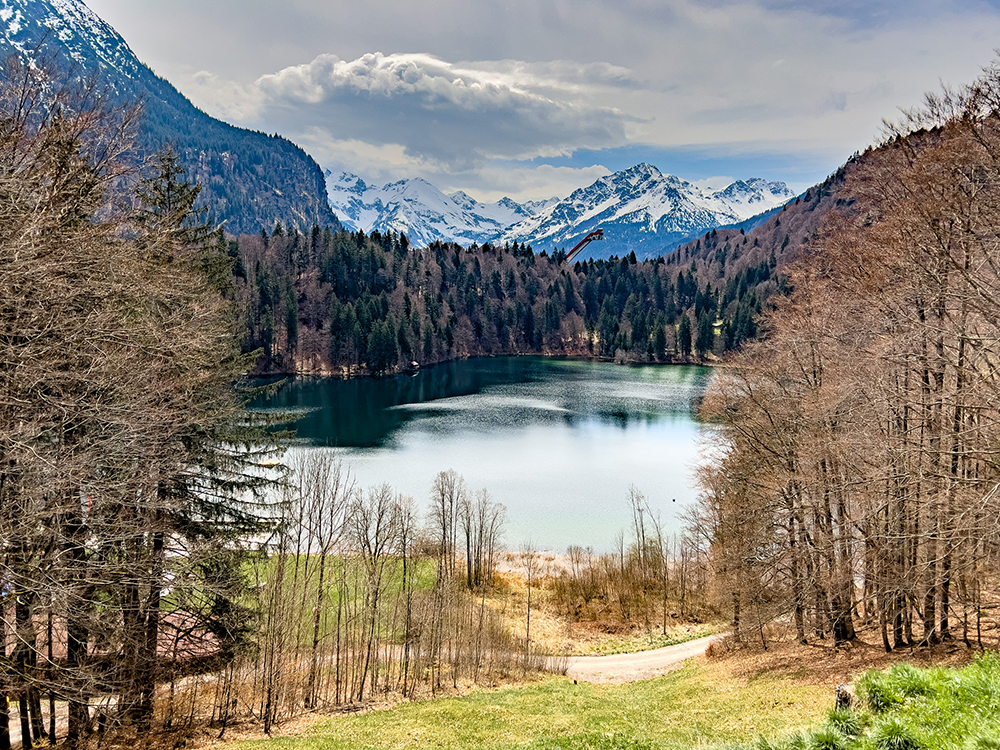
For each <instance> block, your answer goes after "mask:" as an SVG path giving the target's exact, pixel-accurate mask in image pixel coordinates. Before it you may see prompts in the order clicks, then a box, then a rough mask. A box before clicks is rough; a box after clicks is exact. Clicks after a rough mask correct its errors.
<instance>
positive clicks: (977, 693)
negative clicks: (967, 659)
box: [743, 653, 1000, 750]
mask: <svg viewBox="0 0 1000 750" xmlns="http://www.w3.org/2000/svg"><path fill="white" fill-rule="evenodd" d="M858 694H859V697H860V698H861V705H860V707H859V710H857V711H856V712H855V711H845V712H831V713H830V715H829V717H828V719H827V721H825V722H824V723H823V724H821V725H819V726H816V727H814V728H812V729H811V730H810V731H808V732H805V733H802V734H798V735H792V736H790V737H787V738H785V739H783V740H782V741H779V742H775V743H773V744H770V745H767V744H764V743H760V742H754V743H750V744H748V745H744V746H743V747H747V748H754V750H761V749H762V748H768V747H769V748H771V749H772V750H800V748H801V749H805V748H817V749H819V748H824V749H827V748H828V749H829V750H995V749H996V748H1000V658H998V657H997V656H996V654H995V653H993V654H990V653H988V654H987V655H985V656H983V657H981V658H979V659H977V660H976V661H975V662H974V663H972V664H970V665H969V666H967V667H965V668H964V669H951V668H943V667H938V668H931V669H919V668H917V667H914V666H913V665H911V664H895V665H893V666H892V667H891V668H890V669H888V670H887V671H884V672H876V671H871V672H867V673H865V674H864V675H863V676H862V677H861V678H860V679H859V680H858Z"/></svg>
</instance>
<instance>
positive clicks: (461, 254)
mask: <svg viewBox="0 0 1000 750" xmlns="http://www.w3.org/2000/svg"><path fill="white" fill-rule="evenodd" d="M230 253H231V254H232V255H233V256H234V257H238V263H237V267H236V275H237V282H238V286H239V290H240V292H239V293H240V295H241V302H242V304H243V309H244V311H245V316H246V317H245V320H246V333H247V337H246V340H245V346H246V347H247V348H248V349H256V348H259V349H261V350H262V351H263V356H262V358H261V360H260V363H259V369H260V371H262V372H286V373H291V372H312V373H330V372H332V373H340V374H362V373H366V372H367V373H372V374H381V373H387V372H392V371H396V370H398V369H401V368H406V367H408V366H410V365H411V363H412V362H417V363H419V364H430V363H434V362H440V361H444V360H447V359H454V358H460V357H470V356H483V355H499V354H532V353H534V354H551V355H581V356H594V357H602V358H609V359H610V358H615V359H616V360H618V361H633V362H682V361H698V360H700V359H704V358H706V357H709V356H712V355H713V354H719V353H722V352H724V351H729V350H733V349H736V348H738V346H739V345H740V343H741V342H742V341H744V340H746V339H747V338H748V337H752V336H754V335H755V333H756V328H755V324H754V315H755V314H756V312H757V311H758V310H759V309H760V300H761V298H762V297H761V296H760V294H759V290H760V289H761V288H766V289H776V288H777V287H778V284H779V282H778V281H777V280H776V279H775V277H774V264H773V262H772V261H771V259H769V258H764V259H762V260H761V261H759V262H755V263H753V264H746V265H745V268H744V269H743V270H742V271H741V272H740V273H738V274H736V275H735V276H733V277H732V278H731V279H729V280H728V281H726V280H724V279H723V280H720V279H718V278H713V279H712V280H710V281H705V282H701V281H700V279H701V278H704V277H703V276H699V273H698V268H697V264H693V266H692V265H691V264H689V265H686V266H685V267H680V268H679V267H677V266H676V265H674V264H668V263H667V262H666V261H664V259H663V258H659V259H656V260H652V261H645V262H638V261H637V260H636V259H635V256H634V254H632V255H630V256H629V257H627V258H621V259H618V258H613V259H611V260H589V261H586V262H580V263H574V264H569V263H566V261H565V259H564V257H563V255H562V254H561V253H556V254H554V255H552V256H549V255H547V254H546V253H540V254H536V253H534V252H533V251H532V249H531V248H530V246H525V245H520V244H518V243H514V244H513V245H505V246H503V247H494V246H492V245H483V246H475V245H473V246H472V247H470V248H465V249H463V248H461V247H459V246H458V245H454V244H443V243H435V244H433V245H431V246H430V247H428V248H424V249H414V248H411V247H409V245H408V243H407V241H406V238H405V236H400V235H396V234H395V233H392V232H389V233H386V234H380V233H378V232H373V233H372V234H371V236H366V235H365V234H363V233H361V232H357V233H349V232H330V231H323V230H320V229H319V228H318V227H316V228H314V229H313V230H312V232H311V233H310V234H308V235H304V234H301V233H299V232H295V231H292V232H288V231H287V230H284V229H283V228H281V227H278V228H276V230H275V231H274V232H272V233H271V234H269V235H268V234H261V235H244V236H241V237H240V238H239V239H238V240H233V241H231V243H230ZM748 254H749V253H748Z"/></svg>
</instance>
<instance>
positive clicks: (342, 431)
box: [256, 357, 712, 551]
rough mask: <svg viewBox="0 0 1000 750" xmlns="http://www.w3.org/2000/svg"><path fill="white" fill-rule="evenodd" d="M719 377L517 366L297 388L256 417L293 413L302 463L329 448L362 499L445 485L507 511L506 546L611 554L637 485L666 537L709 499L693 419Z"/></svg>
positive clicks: (421, 498)
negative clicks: (697, 480) (380, 490)
mask: <svg viewBox="0 0 1000 750" xmlns="http://www.w3.org/2000/svg"><path fill="white" fill-rule="evenodd" d="M711 374H712V373H711V369H710V368H704V367H687V366H642V367H623V366H618V365H613V364H609V363H595V362H580V361H570V360H555V359H545V358H540V357H507V358H496V359H470V360H461V361H456V362H449V363H446V364H441V365H436V366H434V367H429V368H426V369H423V370H420V371H419V372H417V373H415V374H414V375H400V376H396V377H392V378H382V379H369V378H363V379H356V380H339V379H333V378H294V379H292V380H290V381H289V382H288V383H287V384H286V385H285V386H284V387H283V388H282V389H281V390H280V391H279V392H278V393H277V394H276V395H275V396H274V397H273V398H271V399H270V400H269V401H267V402H266V403H258V404H256V406H258V407H263V408H276V409H282V410H290V411H293V412H295V413H296V414H297V415H300V416H299V418H298V419H297V421H296V422H295V424H294V428H295V430H296V435H297V440H296V444H295V446H294V447H293V448H292V449H291V450H292V451H298V450H328V451H334V452H335V453H336V454H337V455H338V456H340V457H341V458H342V459H343V462H344V466H345V467H346V468H348V469H349V470H350V472H351V475H352V476H353V477H354V479H355V480H356V481H357V482H358V484H359V485H360V486H362V487H367V486H371V485H375V484H381V483H383V482H388V483H389V484H390V485H392V486H393V487H394V488H395V489H396V490H398V491H399V492H402V493H403V494H406V495H411V496H413V497H414V498H416V499H417V501H418V502H419V503H420V505H421V507H426V506H427V500H428V497H429V494H430V489H431V483H432V482H433V480H434V477H435V475H436V474H437V473H438V472H440V471H444V470H447V469H454V470H455V471H457V472H458V473H459V474H461V475H462V476H463V477H464V478H465V481H466V483H467V484H468V486H469V489H470V490H471V491H476V490H479V489H481V488H486V489H488V490H489V492H490V494H491V496H492V497H493V499H494V500H497V501H499V502H501V503H503V504H504V505H506V506H507V525H506V534H505V540H506V543H507V546H508V547H509V548H512V549H516V548H517V547H518V545H520V544H521V543H523V542H529V541H530V542H531V543H532V544H533V545H535V546H536V547H538V548H539V549H552V550H556V551H564V550H565V549H566V547H568V546H569V545H572V544H579V545H582V546H592V547H593V548H594V549H595V550H597V551H608V550H610V549H611V548H612V547H613V545H614V541H615V537H616V536H617V534H618V533H619V532H621V531H623V530H625V529H626V528H627V527H628V526H629V524H630V519H631V515H630V510H629V505H628V491H629V486H630V485H635V487H637V488H638V489H639V491H640V492H642V493H643V494H644V495H645V496H646V498H647V499H648V500H649V503H650V505H651V506H652V507H653V508H654V509H655V510H656V511H657V512H659V513H661V514H662V518H663V520H664V522H665V525H666V526H667V527H668V528H669V529H671V530H673V531H676V530H679V529H680V527H681V520H680V516H681V513H682V511H683V509H684V508H685V507H687V506H688V505H690V504H691V503H692V502H693V501H694V500H695V498H696V496H697V490H696V488H695V487H694V478H693V469H694V466H695V465H696V463H697V461H698V458H699V447H700V446H699V437H700V435H701V428H700V427H699V425H698V424H697V422H696V421H695V420H694V418H693V408H694V405H695V404H696V402H697V400H698V399H699V398H700V396H701V394H702V393H703V392H704V390H705V387H706V385H707V383H708V380H709V378H710V377H711Z"/></svg>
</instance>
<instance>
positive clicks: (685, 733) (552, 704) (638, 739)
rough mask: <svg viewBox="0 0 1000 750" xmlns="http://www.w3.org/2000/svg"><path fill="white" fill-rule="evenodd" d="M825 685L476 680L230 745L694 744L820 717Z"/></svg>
mask: <svg viewBox="0 0 1000 750" xmlns="http://www.w3.org/2000/svg"><path fill="white" fill-rule="evenodd" d="M830 701H831V693H830V690H829V689H828V688H821V687H816V686H809V685H799V684H793V683H792V682H790V681H784V680H782V679H781V678H778V677H771V676H768V675H758V676H756V677H752V678H750V679H744V678H741V677H733V676H731V675H729V674H728V673H726V672H725V671H723V670H720V669H719V668H718V667H717V666H714V665H705V664H701V663H699V664H689V665H687V666H685V667H683V668H681V669H678V670H676V671H674V672H672V673H670V674H668V675H665V676H663V677H660V678H657V679H654V680H648V681H644V682H638V683H632V684H626V685H592V684H587V683H581V684H573V682H572V681H571V680H568V679H565V678H550V679H547V680H545V681H543V682H541V683H538V684H535V685H529V686H526V687H520V688H514V689H504V690H482V691H477V692H474V693H473V694H471V695H468V696H465V697H460V698H439V699H436V700H428V701H422V702H418V703H408V704H403V705H400V706H397V707H395V708H392V709H388V710H384V711H374V712H371V713H366V714H361V715H351V716H341V717H335V718H329V719H324V720H322V721H320V722H318V723H316V724H315V725H314V726H313V727H312V729H311V732H310V734H309V735H308V736H306V737H299V738H276V739H271V740H262V741H253V742H241V743H236V745H230V747H237V746H238V747H239V748H240V750H256V749H257V748H261V749H262V750H263V748H265V747H266V748H267V750H286V749H287V750H340V749H343V750H347V749H348V748H350V749H351V750H364V749H366V748H371V749H374V748H411V749H413V750H416V749H418V748H447V749H453V750H460V749H461V750H487V749H489V750H499V749H500V748H531V749H532V750H542V749H544V750H550V749H553V750H554V749H555V748H560V749H562V750H590V749H591V748H602V749H604V748H615V749H617V748H629V749H630V750H631V749H632V748H637V749H638V748H671V747H699V746H701V745H704V744H706V743H724V742H734V741H738V740H743V739H745V738H747V737H748V736H752V735H755V734H762V735H764V736H768V737H780V736H783V735H786V734H788V733H789V732H791V731H793V730H795V729H797V728H801V727H804V726H806V725H809V724H815V723H816V722H818V721H820V720H821V718H822V716H823V713H824V710H825V709H826V708H828V707H829V705H830Z"/></svg>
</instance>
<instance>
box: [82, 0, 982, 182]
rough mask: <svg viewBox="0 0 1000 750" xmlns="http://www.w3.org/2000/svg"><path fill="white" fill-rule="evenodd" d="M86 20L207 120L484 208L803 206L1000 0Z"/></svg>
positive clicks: (174, 8) (683, 0)
mask: <svg viewBox="0 0 1000 750" xmlns="http://www.w3.org/2000/svg"><path fill="white" fill-rule="evenodd" d="M85 2H86V3H87V5H89V6H90V7H91V8H92V9H93V10H94V11H95V12H97V13H98V14H99V15H100V16H101V17H103V18H104V19H105V20H106V21H108V22H109V23H110V24H112V25H113V26H114V27H115V28H116V29H117V30H118V31H119V32H120V33H121V34H122V35H123V36H124V37H125V39H126V40H127V41H128V42H129V44H130V45H131V46H132V48H133V50H134V51H135V52H136V54H137V55H138V56H139V58H140V59H142V60H143V61H144V62H146V63H148V64H149V65H150V66H151V67H152V68H153V69H154V70H155V71H156V72H157V73H158V74H160V75H161V76H164V77H165V78H167V79H168V80H170V81H171V82H172V83H174V84H175V85H176V86H177V87H178V88H179V89H180V90H181V91H182V92H183V93H184V94H186V95H187V96H188V97H189V98H190V99H192V100H193V101H194V102H195V104H197V105H198V106H200V107H201V108H202V109H204V110H205V111H207V112H209V113H210V114H212V115H215V116H217V117H221V118H223V119H225V120H228V121H230V122H233V123H235V124H238V125H244V126H247V127H253V128H257V129H261V130H265V131H267V132H279V133H281V134H283V135H285V136H287V137H288V138H290V139H292V140H293V141H295V142H297V143H299V144H300V145H301V146H303V147H304V148H305V149H306V150H307V151H309V152H310V153H311V154H312V155H313V156H314V157H315V158H316V160H317V161H319V163H320V164H321V165H323V166H324V167H326V168H329V169H332V170H334V171H339V170H347V171H351V172H354V173H356V174H359V175H361V176H362V177H363V178H365V179H366V180H368V181H370V182H375V183H379V184H381V183H384V182H388V181H392V180H396V179H401V178H405V177H418V176H419V177H424V178H425V179H427V180H429V181H430V182H432V183H434V184H435V185H437V186H438V187H440V188H441V189H443V190H445V191H446V192H450V191H452V190H459V189H461V190H465V191H466V192H468V193H469V194H470V195H473V196H475V197H476V198H479V199H483V200H496V199H497V198H500V197H501V196H503V195H509V196H511V197H514V198H518V199H529V198H544V197H549V196H552V195H560V196H564V195H566V194H568V193H569V192H570V191H571V190H572V189H573V188H576V187H580V186H583V185H587V184H589V183H590V182H592V181H593V180H594V179H596V178H597V177H599V176H601V175H604V174H607V173H608V172H610V171H616V170H619V169H623V168H626V167H629V166H632V165H633V164H636V163H639V162H642V161H646V162H649V163H651V164H654V165H656V166H657V167H659V168H660V169H661V170H663V171H664V172H670V173H673V174H676V175H679V176H681V177H684V178H686V179H690V180H695V181H705V182H707V183H708V184H716V183H724V182H725V181H726V179H727V178H740V177H751V176H758V177H766V178H769V179H780V180H784V181H786V182H788V183H789V185H791V186H792V187H793V188H796V189H805V187H807V186H808V185H811V184H814V183H816V182H818V181H820V180H822V179H823V178H825V177H826V175H827V174H829V173H830V172H832V171H833V170H834V169H836V168H837V167H838V166H839V165H840V164H841V163H843V161H844V160H845V159H846V158H847V157H848V156H850V154H851V153H852V152H854V151H856V150H862V149H863V148H864V147H865V146H866V145H867V144H869V143H871V142H872V141H873V140H874V139H876V138H877V137H878V133H879V127H880V123H881V120H882V118H884V117H888V118H892V117H894V116H895V115H896V114H898V111H899V108H901V107H911V106H914V105H916V104H918V103H919V102H920V99H921V96H922V94H923V93H924V92H925V91H928V90H934V89H937V88H938V87H939V86H940V85H941V83H942V82H943V83H945V84H952V85H958V84H962V83H964V82H968V81H970V80H971V79H972V78H974V77H975V76H976V74H977V73H978V71H979V70H980V68H982V67H983V66H985V65H987V64H989V63H990V61H991V60H992V58H993V55H994V53H993V49H994V48H995V47H997V46H998V44H1000V0H992V1H991V2H985V1H980V0H966V1H965V2H959V1H952V0H892V1H890V2H881V1H880V0H868V1H867V2H865V1H862V0H839V1H837V0H828V1H825V2H824V1H820V0H798V1H796V0H757V1H750V0H746V1H744V0H734V1H729V0H702V1H696V0H369V2H367V3H365V2H362V1H359V0H282V2H275V1H274V0H209V2H205V0H85Z"/></svg>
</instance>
